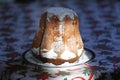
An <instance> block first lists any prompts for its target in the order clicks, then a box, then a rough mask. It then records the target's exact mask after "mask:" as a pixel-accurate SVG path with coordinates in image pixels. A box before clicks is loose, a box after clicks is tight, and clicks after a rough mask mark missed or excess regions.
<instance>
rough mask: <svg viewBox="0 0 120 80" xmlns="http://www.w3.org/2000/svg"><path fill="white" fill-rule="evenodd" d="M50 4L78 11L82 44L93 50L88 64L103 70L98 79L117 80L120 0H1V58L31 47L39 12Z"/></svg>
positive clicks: (119, 48)
mask: <svg viewBox="0 0 120 80" xmlns="http://www.w3.org/2000/svg"><path fill="white" fill-rule="evenodd" d="M49 7H66V8H71V9H73V10H74V11H75V12H76V13H77V14H78V17H79V22H80V24H79V30H80V33H81V36H82V39H83V42H84V45H85V47H86V48H88V49H91V50H92V51H94V52H95V54H96V57H95V59H94V61H93V63H91V64H92V65H95V67H96V68H95V69H96V70H99V71H101V72H103V73H102V74H103V75H102V76H101V77H100V79H98V80H119V79H120V76H118V75H119V73H120V0H0V62H1V63H2V61H7V60H8V61H10V62H11V61H12V60H14V59H16V57H17V56H19V55H21V54H22V53H23V52H24V51H26V50H28V49H29V48H31V43H32V40H33V38H34V36H35V32H36V30H37V29H38V27H39V20H40V14H41V13H42V11H43V10H44V9H46V8H49ZM11 59H12V60H11ZM1 70H2V69H1ZM110 72H112V73H110ZM113 74H114V75H113ZM106 75H109V77H107V78H108V79H106ZM110 76H111V77H110Z"/></svg>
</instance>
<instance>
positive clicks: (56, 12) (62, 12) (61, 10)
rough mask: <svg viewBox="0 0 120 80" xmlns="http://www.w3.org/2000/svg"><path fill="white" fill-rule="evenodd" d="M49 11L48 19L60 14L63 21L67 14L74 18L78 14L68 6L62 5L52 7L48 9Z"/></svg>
mask: <svg viewBox="0 0 120 80" xmlns="http://www.w3.org/2000/svg"><path fill="white" fill-rule="evenodd" d="M46 12H48V14H47V20H48V21H49V19H50V17H52V16H53V15H56V16H58V18H59V20H60V21H62V20H63V19H64V17H65V16H69V17H70V18H71V19H74V17H75V16H77V14H76V13H75V12H74V11H73V10H71V9H68V8H62V7H52V8H49V9H47V10H46Z"/></svg>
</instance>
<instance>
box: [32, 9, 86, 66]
mask: <svg viewBox="0 0 120 80" xmlns="http://www.w3.org/2000/svg"><path fill="white" fill-rule="evenodd" d="M83 46H84V45H83V42H82V39H81V35H80V32H79V21H78V16H77V14H76V13H75V12H74V11H73V10H71V9H68V8H61V7H52V8H48V9H46V10H45V11H44V12H43V13H42V14H41V18H40V25H39V28H38V30H37V32H36V35H35V38H34V40H33V43H32V51H33V55H34V56H35V57H36V58H38V59H39V60H41V61H42V62H43V63H53V64H55V65H60V64H63V63H65V62H69V63H73V62H75V61H77V60H78V59H79V57H80V56H81V55H82V53H83V50H84V47H83Z"/></svg>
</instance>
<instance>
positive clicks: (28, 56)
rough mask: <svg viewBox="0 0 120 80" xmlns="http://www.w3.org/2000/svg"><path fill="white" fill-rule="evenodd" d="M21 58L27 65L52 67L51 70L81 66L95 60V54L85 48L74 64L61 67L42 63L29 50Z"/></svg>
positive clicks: (65, 64) (67, 63) (66, 63)
mask: <svg viewBox="0 0 120 80" xmlns="http://www.w3.org/2000/svg"><path fill="white" fill-rule="evenodd" d="M23 58H24V59H25V61H27V62H28V63H32V64H34V65H38V66H44V67H52V68H53V67H69V66H77V65H82V64H85V63H88V62H90V61H92V60H93V59H94V58H95V53H94V52H93V51H91V50H90V49H87V48H85V49H84V51H83V54H82V56H81V57H80V58H79V59H78V60H77V61H76V62H74V63H69V62H65V63H64V64H62V65H54V64H52V63H42V61H40V60H39V59H37V58H36V57H34V56H33V52H32V50H31V49H29V50H27V51H26V52H24V53H23Z"/></svg>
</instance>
